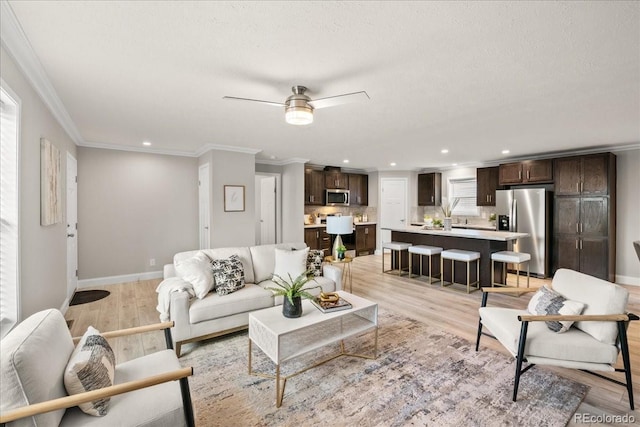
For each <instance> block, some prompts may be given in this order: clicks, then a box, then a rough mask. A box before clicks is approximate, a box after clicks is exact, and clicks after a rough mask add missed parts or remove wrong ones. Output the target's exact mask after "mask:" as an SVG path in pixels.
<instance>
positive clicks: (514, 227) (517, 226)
mask: <svg viewBox="0 0 640 427" xmlns="http://www.w3.org/2000/svg"><path fill="white" fill-rule="evenodd" d="M496 215H497V220H498V227H497V228H498V230H502V231H516V232H519V233H528V234H529V237H524V238H521V239H518V240H516V241H515V243H514V244H513V250H514V251H516V252H524V253H528V254H531V262H530V264H529V268H530V272H531V275H535V276H538V277H549V274H550V264H551V259H550V252H549V251H550V245H551V193H550V192H549V191H547V190H546V189H544V188H520V189H514V190H498V191H496Z"/></svg>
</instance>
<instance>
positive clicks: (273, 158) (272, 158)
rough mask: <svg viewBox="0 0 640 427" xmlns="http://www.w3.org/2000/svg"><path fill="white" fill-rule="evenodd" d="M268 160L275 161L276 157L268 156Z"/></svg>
mask: <svg viewBox="0 0 640 427" xmlns="http://www.w3.org/2000/svg"><path fill="white" fill-rule="evenodd" d="M269 158H270V159H271V160H275V159H277V157H276V156H269Z"/></svg>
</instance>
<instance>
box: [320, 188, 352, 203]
mask: <svg viewBox="0 0 640 427" xmlns="http://www.w3.org/2000/svg"><path fill="white" fill-rule="evenodd" d="M325 200H326V201H327V202H326V203H325V205H327V206H349V190H327V197H326V199H325Z"/></svg>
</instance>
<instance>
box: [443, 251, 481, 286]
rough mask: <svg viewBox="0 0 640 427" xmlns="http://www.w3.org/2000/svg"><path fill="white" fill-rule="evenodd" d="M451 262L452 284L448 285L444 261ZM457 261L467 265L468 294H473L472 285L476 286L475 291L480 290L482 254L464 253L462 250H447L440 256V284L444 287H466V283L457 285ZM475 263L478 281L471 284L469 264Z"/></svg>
mask: <svg viewBox="0 0 640 427" xmlns="http://www.w3.org/2000/svg"><path fill="white" fill-rule="evenodd" d="M445 259H450V260H451V282H450V283H449V284H448V285H445V284H444V260H445ZM455 261H462V262H466V263H467V293H471V285H476V288H475V289H474V291H477V290H478V289H480V252H473V251H463V250H462V249H447V250H446V251H442V253H441V254H440V274H441V278H440V283H441V284H442V286H443V287H444V286H451V285H464V283H456V281H455V280H456V275H455ZM472 261H475V262H476V281H475V282H473V283H472V282H470V280H471V278H470V274H469V273H470V272H469V264H470V263H471V262H472Z"/></svg>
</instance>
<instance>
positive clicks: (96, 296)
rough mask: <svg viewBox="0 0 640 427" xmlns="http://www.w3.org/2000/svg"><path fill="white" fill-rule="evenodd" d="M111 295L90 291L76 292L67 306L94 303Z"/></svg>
mask: <svg viewBox="0 0 640 427" xmlns="http://www.w3.org/2000/svg"><path fill="white" fill-rule="evenodd" d="M110 294H111V292H109V291H101V290H92V291H76V292H75V293H74V294H73V298H71V302H70V303H69V305H70V306H71V305H80V304H86V303H89V302H94V301H98V300H101V299H102V298H106V297H108V296H109V295H110Z"/></svg>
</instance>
